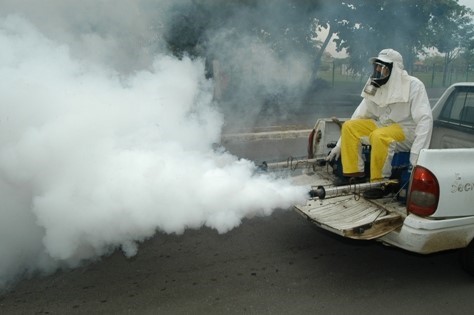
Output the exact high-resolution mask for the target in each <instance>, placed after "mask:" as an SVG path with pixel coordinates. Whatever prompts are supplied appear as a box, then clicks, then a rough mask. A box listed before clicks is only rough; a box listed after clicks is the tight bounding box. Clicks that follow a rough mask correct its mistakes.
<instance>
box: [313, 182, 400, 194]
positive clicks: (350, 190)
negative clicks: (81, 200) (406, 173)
mask: <svg viewBox="0 0 474 315" xmlns="http://www.w3.org/2000/svg"><path fill="white" fill-rule="evenodd" d="M397 184H398V181H397V180H393V179H390V180H383V181H380V182H373V183H362V184H353V185H344V186H335V187H329V188H325V187H324V186H317V187H316V188H313V189H311V190H310V191H309V196H310V198H311V199H316V198H318V199H327V198H332V197H338V196H343V195H349V194H355V193H361V192H364V191H366V190H369V189H373V188H381V187H384V188H386V187H388V186H389V185H397Z"/></svg>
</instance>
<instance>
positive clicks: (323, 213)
mask: <svg viewBox="0 0 474 315" xmlns="http://www.w3.org/2000/svg"><path fill="white" fill-rule="evenodd" d="M433 118H434V129H433V135H432V139H431V145H430V148H429V149H427V150H422V151H421V152H420V155H419V159H418V162H417V165H416V166H415V167H414V168H413V170H412V172H411V177H409V181H408V182H407V183H406V187H407V189H406V190H405V189H400V190H397V191H395V192H393V193H390V194H388V195H387V196H385V197H383V198H382V199H375V200H373V199H371V200H369V199H365V198H364V197H362V194H361V191H362V189H363V186H362V185H363V184H362V185H357V184H355V185H350V186H344V187H342V188H340V187H335V186H331V183H332V180H333V176H334V175H333V174H332V172H331V171H330V168H329V167H327V166H323V165H324V162H323V161H324V158H325V157H326V156H327V154H328V153H329V151H330V147H331V143H334V142H335V141H337V139H338V138H339V132H340V125H338V121H337V120H336V121H335V120H334V119H321V120H318V121H317V122H316V125H315V127H314V136H312V137H311V138H310V142H309V148H310V151H309V153H310V155H311V156H310V157H311V159H309V160H306V161H304V163H300V164H301V165H306V167H308V168H307V171H306V172H305V173H306V174H305V175H301V176H297V177H295V181H296V182H299V183H301V184H305V183H311V185H312V188H313V190H312V191H318V190H319V192H321V191H322V192H323V194H322V195H321V194H319V195H317V196H316V197H314V198H311V199H309V200H308V201H307V203H306V204H303V205H296V206H295V209H296V211H297V212H299V213H300V214H302V215H303V216H304V217H306V218H307V219H308V220H310V221H311V222H313V223H315V224H317V225H318V226H320V227H321V228H323V229H326V230H329V231H331V232H334V233H336V234H339V235H341V236H343V237H349V238H354V239H365V240H367V239H372V240H373V239H375V240H377V241H380V242H383V243H384V244H387V245H392V246H396V247H399V248H403V249H405V250H408V251H411V252H416V253H421V254H429V253H434V252H439V251H444V250H450V249H463V250H462V252H461V263H462V265H463V267H464V268H465V269H466V270H467V271H468V272H469V273H470V274H472V275H474V241H473V239H474V83H457V84H454V85H452V86H450V87H449V88H448V89H447V90H446V91H445V92H444V94H443V95H442V96H441V98H440V99H439V100H438V102H437V103H436V104H435V106H434V107H433ZM471 163H473V165H471ZM293 164H296V163H294V162H293ZM308 170H309V171H308ZM403 194H406V196H405V195H404V196H401V195H403Z"/></svg>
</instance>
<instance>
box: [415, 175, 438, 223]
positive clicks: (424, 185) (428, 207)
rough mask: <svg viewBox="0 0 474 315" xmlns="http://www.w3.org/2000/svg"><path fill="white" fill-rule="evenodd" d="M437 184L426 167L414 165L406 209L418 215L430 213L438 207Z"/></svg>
mask: <svg viewBox="0 0 474 315" xmlns="http://www.w3.org/2000/svg"><path fill="white" fill-rule="evenodd" d="M438 200H439V184H438V180H437V179H436V177H435V176H434V175H433V173H431V172H430V171H429V170H428V169H426V168H424V167H422V166H415V168H414V169H413V174H412V181H411V185H410V192H409V195H408V203H407V208H408V211H409V212H411V213H413V214H416V215H419V216H429V215H432V214H433V213H434V212H435V211H436V209H437V208H438Z"/></svg>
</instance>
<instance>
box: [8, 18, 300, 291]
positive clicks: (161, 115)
mask: <svg viewBox="0 0 474 315" xmlns="http://www.w3.org/2000/svg"><path fill="white" fill-rule="evenodd" d="M0 47H1V48H2V49H0V200H2V203H1V204H0V288H1V287H4V286H5V285H7V284H9V283H11V282H12V281H14V280H15V279H16V278H17V277H19V276H22V275H24V274H32V273H35V272H50V271H54V270H56V269H57V268H60V267H74V266H77V265H78V264H80V263H81V262H83V261H90V260H94V259H97V258H98V257H100V256H101V255H104V254H108V253H111V252H112V251H113V250H115V249H117V248H121V249H122V250H123V251H124V253H125V255H127V256H133V255H134V254H135V253H136V251H137V242H140V241H143V240H145V239H147V238H149V237H151V236H152V235H153V234H154V233H155V232H156V231H163V232H166V233H182V232H183V231H184V230H185V229H188V228H199V227H202V226H207V227H210V228H213V229H216V230H217V231H218V232H219V233H224V232H226V231H228V230H230V229H232V228H234V227H236V226H238V225H239V224H240V222H241V220H242V219H243V218H249V217H252V216H255V215H269V214H271V213H272V211H273V210H274V209H276V208H287V207H289V206H291V205H292V204H294V203H296V202H300V201H302V199H303V198H304V197H305V192H306V189H305V188H302V187H296V186H293V185H291V184H290V183H289V182H288V181H287V180H285V179H276V178H271V177H270V176H269V175H254V169H255V166H254V164H253V163H252V162H250V161H247V160H239V159H237V158H236V157H235V156H232V155H230V154H228V153H225V152H215V151H213V149H212V144H213V143H215V142H218V141H219V138H220V132H221V127H222V125H223V123H224V122H223V118H222V115H221V114H220V113H219V111H218V110H216V109H215V108H214V107H213V104H212V82H210V81H207V80H206V79H205V77H204V65H203V62H202V61H192V60H190V59H187V58H184V59H183V60H177V59H175V58H173V57H169V56H166V55H157V56H155V58H154V59H153V60H154V61H153V63H152V66H151V67H150V70H141V71H138V72H136V73H134V74H133V75H128V76H123V75H118V74H117V73H115V72H114V71H112V70H110V68H106V67H102V66H100V65H98V64H94V63H90V62H87V61H84V60H81V59H77V58H76V57H73V55H74V54H72V53H71V51H70V47H69V46H67V45H64V44H60V43H59V42H56V41H53V40H51V39H48V38H47V37H46V36H45V35H43V33H42V32H40V31H39V30H38V29H37V28H36V27H35V26H34V25H33V24H31V23H30V22H28V21H27V20H25V19H24V18H21V17H18V16H13V15H10V16H8V17H6V18H0Z"/></svg>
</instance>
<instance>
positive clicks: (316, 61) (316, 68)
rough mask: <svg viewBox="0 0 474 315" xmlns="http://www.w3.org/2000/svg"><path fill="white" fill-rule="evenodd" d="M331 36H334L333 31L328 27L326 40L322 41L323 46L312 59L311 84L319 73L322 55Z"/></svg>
mask: <svg viewBox="0 0 474 315" xmlns="http://www.w3.org/2000/svg"><path fill="white" fill-rule="evenodd" d="M333 35H334V31H333V29H332V27H331V26H329V29H328V35H327V37H326V39H325V40H324V42H323V44H322V45H321V48H320V49H319V51H318V53H317V54H316V57H315V59H314V63H313V71H312V74H311V82H313V83H314V82H316V79H317V77H318V71H319V68H320V66H321V60H322V58H323V54H324V52H325V51H326V48H327V47H328V45H329V42H330V41H331V38H332V36H333Z"/></svg>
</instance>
